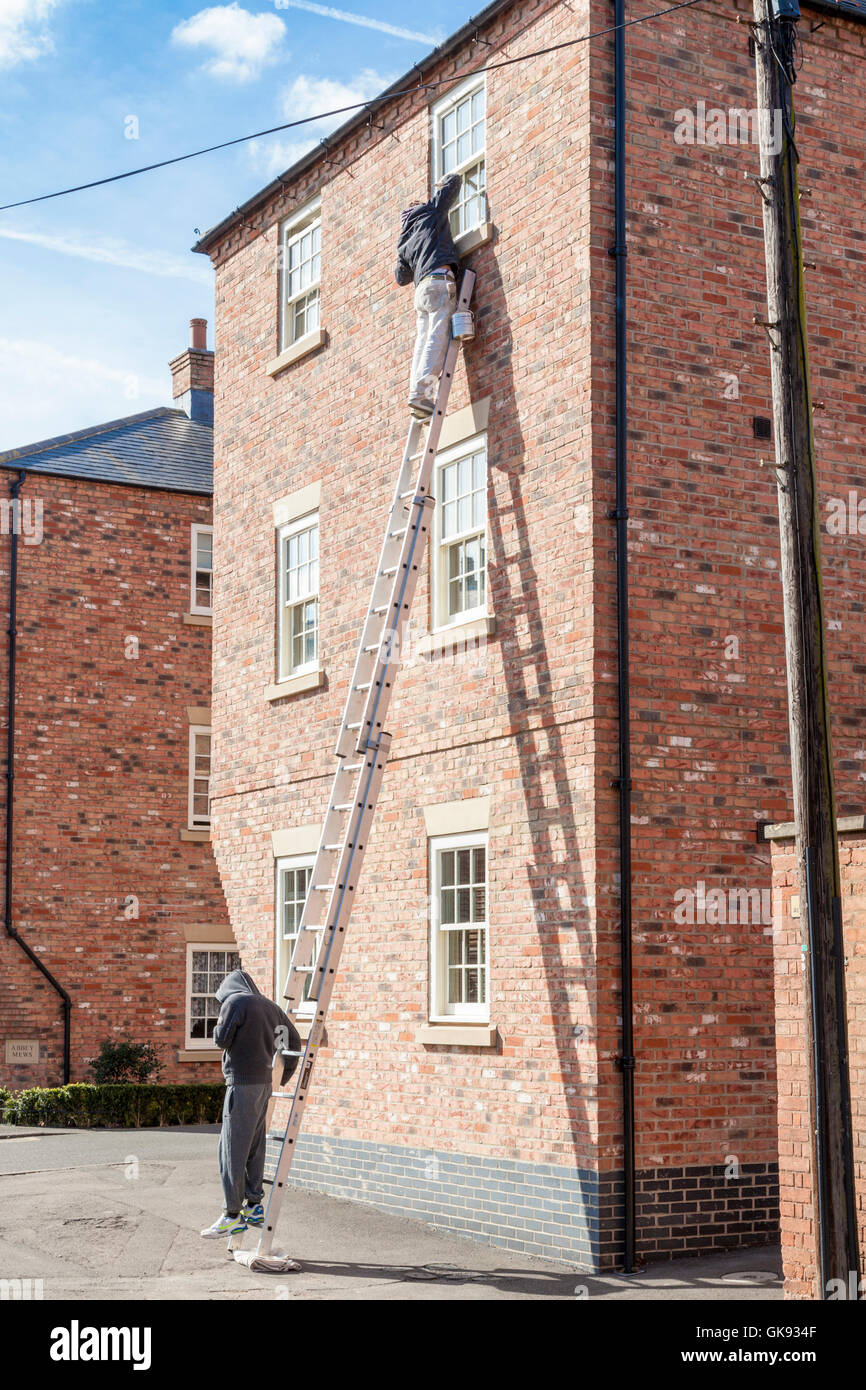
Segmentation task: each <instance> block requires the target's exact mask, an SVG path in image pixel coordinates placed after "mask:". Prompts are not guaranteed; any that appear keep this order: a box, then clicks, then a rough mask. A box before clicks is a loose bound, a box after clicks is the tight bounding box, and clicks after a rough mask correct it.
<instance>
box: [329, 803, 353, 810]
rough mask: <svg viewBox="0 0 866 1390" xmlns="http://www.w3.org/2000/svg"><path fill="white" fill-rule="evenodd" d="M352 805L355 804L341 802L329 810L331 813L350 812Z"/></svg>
mask: <svg viewBox="0 0 866 1390" xmlns="http://www.w3.org/2000/svg"><path fill="white" fill-rule="evenodd" d="M354 804H355V803H354V801H341V802H340V804H339V805H338V806H332V807H331V810H332V811H351V809H352V807H353V806H354Z"/></svg>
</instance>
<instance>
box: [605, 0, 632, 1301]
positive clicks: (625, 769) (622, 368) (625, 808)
mask: <svg viewBox="0 0 866 1390" xmlns="http://www.w3.org/2000/svg"><path fill="white" fill-rule="evenodd" d="M614 3H615V20H614V22H615V24H616V33H615V36H614V169H615V173H614V208H615V213H614V222H615V241H614V245H613V246H612V247H611V248H610V254H611V255H612V256H614V257H615V258H616V507H615V509H614V511H613V513H612V516H613V517H614V518H615V520H616V615H617V679H618V688H619V777H618V778H617V779H616V782H615V785H616V786H617V787H618V788H619V876H620V976H621V986H622V1039H621V1055H620V1059H619V1064H620V1070H621V1073H622V1167H623V1213H622V1225H623V1268H624V1270H625V1272H626V1274H631V1273H632V1271H633V1269H634V1255H635V1202H634V1169H635V1159H634V1129H635V1125H634V1066H635V1059H634V1019H633V1009H634V1001H633V990H632V926H631V734H630V728H629V653H628V472H627V454H626V446H627V442H628V405H627V400H626V353H625V350H626V299H625V258H626V230H625V28H624V27H623V26H624V24H625V0H614Z"/></svg>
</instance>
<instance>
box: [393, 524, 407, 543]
mask: <svg viewBox="0 0 866 1390" xmlns="http://www.w3.org/2000/svg"><path fill="white" fill-rule="evenodd" d="M408 530H409V527H408V526H401V527H400V529H399V531H389V532H388V537H389V539H390V540H392V541H396V540H398V539H399V538H400V536H405V534H406V532H407V531H408Z"/></svg>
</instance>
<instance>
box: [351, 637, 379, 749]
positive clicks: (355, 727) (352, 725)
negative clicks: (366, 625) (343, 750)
mask: <svg viewBox="0 0 866 1390" xmlns="http://www.w3.org/2000/svg"><path fill="white" fill-rule="evenodd" d="M377 648H378V643H377V644H376V647H375V648H374V651H375V650H376V649H377ZM360 727H361V720H360V719H359V720H357V722H353V723H351V724H347V725H346V728H347V729H360Z"/></svg>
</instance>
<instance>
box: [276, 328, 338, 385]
mask: <svg viewBox="0 0 866 1390" xmlns="http://www.w3.org/2000/svg"><path fill="white" fill-rule="evenodd" d="M326 337H327V335H326V333H325V330H324V328H316V329H314V330H313V332H312V333H305V334H304V336H303V338H299V339H298V341H297V342H296V343H292V345H291V347H287V348H285V349H284V350H283V351H282V352H281V353H279V355H278V356H277V357H272V358H271V360H270V362H269V363H268V364H267V366H266V367H265V371H266V372H267V374H268V376H276V375H277V373H278V372H282V371H285V369H286V367H290V366H291V365H292V363H293V362H299V361H300V359H301V358H302V357H306V356H307V355H308V354H309V353H311V352H315V351H316V349H317V348H320V347H321V346H322V345H323V343H324V342H325V339H326Z"/></svg>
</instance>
